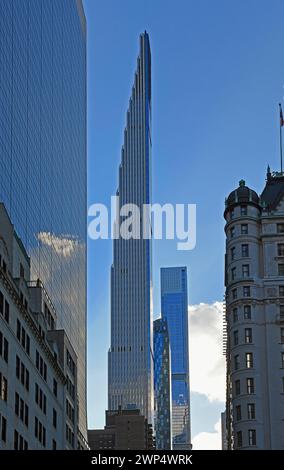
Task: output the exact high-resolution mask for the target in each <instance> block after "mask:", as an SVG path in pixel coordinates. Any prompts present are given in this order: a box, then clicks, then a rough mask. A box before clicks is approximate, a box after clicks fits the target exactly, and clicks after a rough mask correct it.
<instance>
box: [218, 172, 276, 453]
mask: <svg viewBox="0 0 284 470" xmlns="http://www.w3.org/2000/svg"><path fill="white" fill-rule="evenodd" d="M224 217H225V219H226V226H225V233H226V262H225V285H226V324H227V331H226V356H227V410H226V424H227V439H228V448H229V449H283V448H284V424H283V422H284V421H283V419H284V176H283V174H279V173H275V174H271V172H270V169H268V173H267V182H266V186H265V189H264V191H263V193H262V194H261V196H258V195H257V194H256V193H255V192H254V191H252V190H251V189H249V188H248V187H247V186H246V185H245V182H244V181H241V182H240V186H239V188H238V189H236V190H235V191H233V192H232V193H231V194H230V196H229V197H228V199H227V200H226V209H225V214H224Z"/></svg>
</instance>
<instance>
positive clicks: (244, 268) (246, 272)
mask: <svg viewBox="0 0 284 470" xmlns="http://www.w3.org/2000/svg"><path fill="white" fill-rule="evenodd" d="M242 273H243V277H249V265H248V264H243V266H242Z"/></svg>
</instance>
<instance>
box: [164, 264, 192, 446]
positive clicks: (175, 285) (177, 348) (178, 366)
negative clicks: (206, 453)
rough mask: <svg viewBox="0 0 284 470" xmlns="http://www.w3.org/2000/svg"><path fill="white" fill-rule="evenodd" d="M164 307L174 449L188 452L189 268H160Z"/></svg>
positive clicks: (189, 438) (189, 434) (189, 437)
mask: <svg viewBox="0 0 284 470" xmlns="http://www.w3.org/2000/svg"><path fill="white" fill-rule="evenodd" d="M161 307H162V318H163V319H165V320H166V321H167V324H168V331H169V337H170V347H171V368H172V436H173V449H174V450H175V449H180V450H186V449H190V448H191V432H190V388H189V343H188V333H189V332H188V296H187V269H186V267H170V268H161Z"/></svg>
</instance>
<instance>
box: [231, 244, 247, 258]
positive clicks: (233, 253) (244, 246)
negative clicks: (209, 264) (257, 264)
mask: <svg viewBox="0 0 284 470" xmlns="http://www.w3.org/2000/svg"><path fill="white" fill-rule="evenodd" d="M236 251H237V248H236V247H235V246H233V247H232V248H231V261H235V260H236V258H237V257H236ZM241 257H242V258H248V257H249V245H248V244H247V243H244V244H242V245H241Z"/></svg>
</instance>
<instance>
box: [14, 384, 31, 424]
mask: <svg viewBox="0 0 284 470" xmlns="http://www.w3.org/2000/svg"><path fill="white" fill-rule="evenodd" d="M15 414H16V416H18V417H19V418H20V420H21V421H22V422H23V423H24V424H25V425H26V426H27V428H28V427H29V407H28V405H27V404H26V403H25V402H24V400H23V399H22V398H21V397H20V395H19V394H18V393H17V392H16V393H15Z"/></svg>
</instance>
